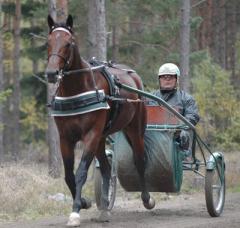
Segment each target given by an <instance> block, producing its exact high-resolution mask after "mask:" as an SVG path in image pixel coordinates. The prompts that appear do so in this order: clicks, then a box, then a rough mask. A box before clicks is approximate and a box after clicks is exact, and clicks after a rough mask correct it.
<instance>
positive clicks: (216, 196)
mask: <svg viewBox="0 0 240 228" xmlns="http://www.w3.org/2000/svg"><path fill="white" fill-rule="evenodd" d="M217 166H218V169H219V172H220V175H221V176H222V181H221V178H220V176H219V174H218V170H217V167H215V169H214V170H206V177H205V198H206V205H207V210H208V213H209V215H210V216H212V217H219V216H220V215H221V213H222V211H223V207H224V202H225V191H226V190H225V168H224V167H223V166H224V164H222V160H221V159H220V158H218V159H217Z"/></svg>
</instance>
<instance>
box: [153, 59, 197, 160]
mask: <svg viewBox="0 0 240 228" xmlns="http://www.w3.org/2000/svg"><path fill="white" fill-rule="evenodd" d="M179 77H180V70H179V68H178V67H177V66H176V65H175V64H173V63H165V64H163V65H162V66H160V68H159V72H158V79H159V88H160V89H159V90H156V91H154V92H153V93H152V94H153V95H155V96H157V97H160V98H162V99H163V100H164V101H166V102H167V103H168V104H170V105H171V106H174V107H176V109H177V110H178V112H179V113H180V114H182V115H183V116H184V117H185V118H186V119H187V120H188V121H189V122H190V123H192V124H193V125H196V124H197V123H198V121H199V114H198V108H197V105H196V102H195V100H194V98H193V97H192V96H191V95H190V94H188V93H187V92H185V91H183V90H180V89H179V86H178V84H179ZM149 104H150V105H154V104H156V105H157V103H156V102H155V101H150V102H149ZM179 138H180V147H181V149H182V150H184V152H185V155H186V156H190V155H191V151H190V150H189V144H190V143H189V141H190V134H189V132H188V131H186V130H182V131H181V133H180V137H179Z"/></svg>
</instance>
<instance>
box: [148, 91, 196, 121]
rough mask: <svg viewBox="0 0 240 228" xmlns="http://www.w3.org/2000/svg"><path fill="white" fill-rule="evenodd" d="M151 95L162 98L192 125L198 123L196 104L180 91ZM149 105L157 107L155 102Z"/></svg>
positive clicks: (185, 93) (150, 102) (155, 92)
mask: <svg viewBox="0 0 240 228" xmlns="http://www.w3.org/2000/svg"><path fill="white" fill-rule="evenodd" d="M152 94H153V95H155V96H157V97H160V98H162V99H163V100H164V101H166V102H167V103H168V104H170V105H171V106H174V107H176V108H177V109H178V111H179V113H180V114H182V115H183V116H184V117H185V118H186V119H187V120H188V121H190V122H191V123H192V124H193V125H196V124H197V123H198V121H199V119H200V118H199V114H198V108H197V104H196V102H195V100H194V98H193V97H192V96H191V95H190V94H188V93H187V92H185V91H182V90H171V91H164V92H161V91H160V90H156V91H154V92H153V93H152ZM148 104H149V105H158V103H157V102H156V101H153V100H151V101H149V102H148Z"/></svg>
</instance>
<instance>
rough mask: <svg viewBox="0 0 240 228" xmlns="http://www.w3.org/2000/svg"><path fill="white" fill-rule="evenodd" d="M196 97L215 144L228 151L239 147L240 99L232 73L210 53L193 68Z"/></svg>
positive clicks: (205, 128) (205, 129) (204, 130)
mask: <svg viewBox="0 0 240 228" xmlns="http://www.w3.org/2000/svg"><path fill="white" fill-rule="evenodd" d="M193 77H194V79H193V85H194V96H195V98H196V100H197V103H198V106H199V110H200V116H201V122H202V123H203V124H202V129H200V131H201V132H202V134H203V135H204V137H205V138H207V139H208V140H209V143H211V145H212V146H214V147H216V146H219V147H220V148H224V149H225V150H232V149H239V145H238V144H239V140H240V132H239V127H240V111H239V108H238V107H239V105H240V102H239V100H237V98H236V95H235V92H234V88H233V86H232V85H231V84H230V79H229V77H230V75H229V73H228V72H226V71H224V70H222V68H221V67H220V66H218V65H217V64H215V63H213V62H212V60H211V59H210V57H209V56H208V57H207V58H206V59H205V60H203V61H202V62H201V63H200V64H198V65H195V66H194V69H193Z"/></svg>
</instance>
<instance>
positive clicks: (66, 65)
mask: <svg viewBox="0 0 240 228" xmlns="http://www.w3.org/2000/svg"><path fill="white" fill-rule="evenodd" d="M55 31H63V32H66V33H68V34H69V35H71V41H70V42H69V47H68V48H69V49H70V51H69V55H68V57H67V58H66V57H65V56H63V55H60V54H58V53H50V54H49V55H48V58H47V60H48V61H49V59H50V58H51V57H52V56H57V57H59V58H60V59H62V60H63V62H64V65H63V68H62V69H60V70H59V71H56V72H53V74H54V73H55V75H56V76H58V79H62V77H63V76H64V72H66V71H67V70H68V69H69V67H70V63H71V61H72V59H73V50H74V46H75V42H74V40H73V38H72V33H71V32H70V31H69V30H68V29H66V28H63V27H56V28H54V29H53V30H52V31H51V33H50V34H52V33H54V32H55Z"/></svg>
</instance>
